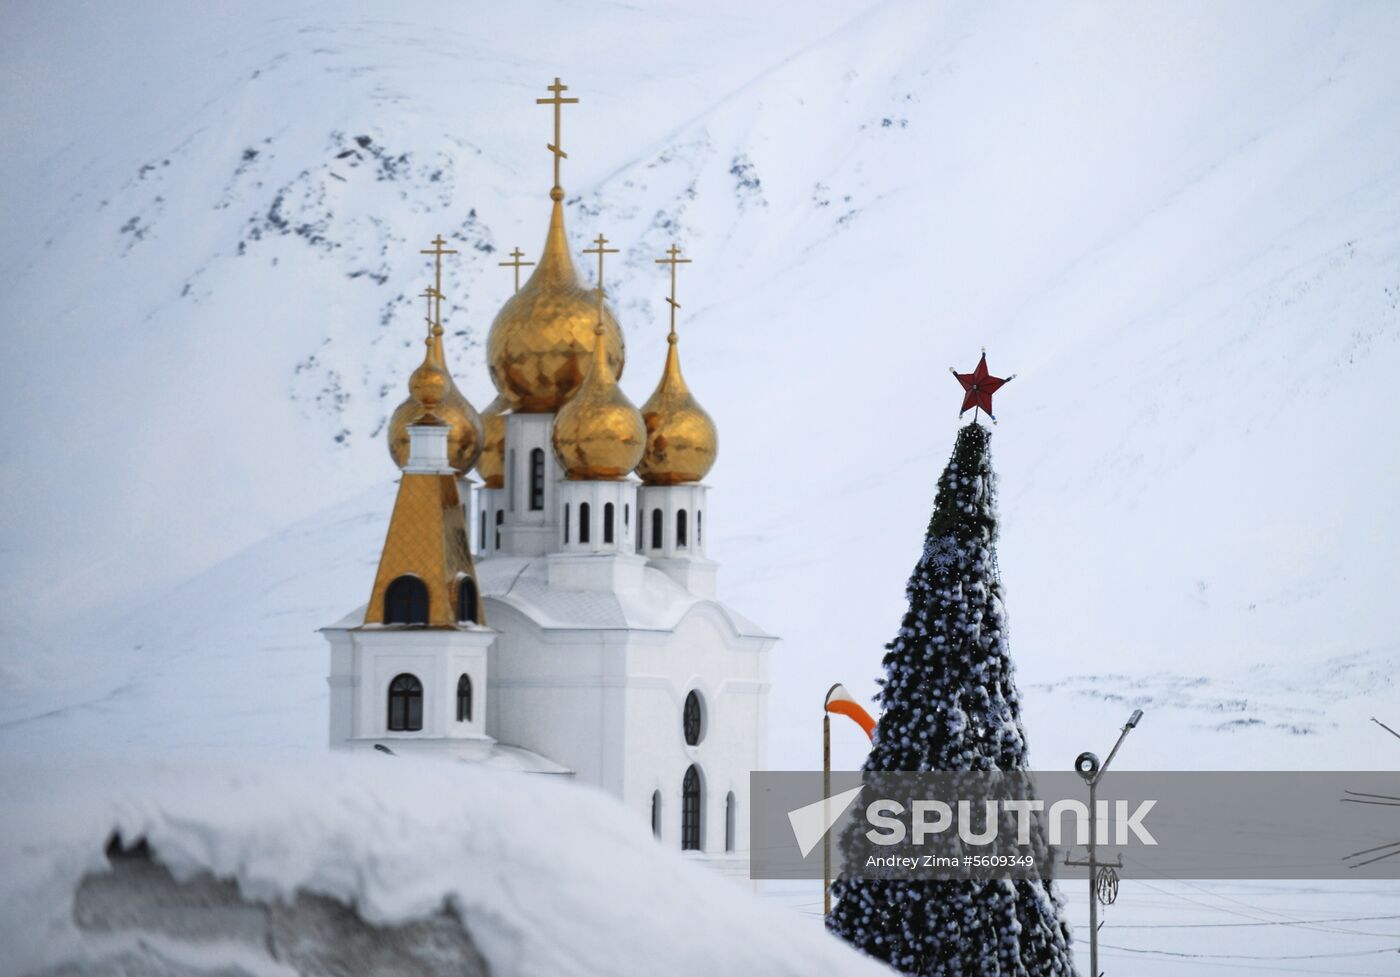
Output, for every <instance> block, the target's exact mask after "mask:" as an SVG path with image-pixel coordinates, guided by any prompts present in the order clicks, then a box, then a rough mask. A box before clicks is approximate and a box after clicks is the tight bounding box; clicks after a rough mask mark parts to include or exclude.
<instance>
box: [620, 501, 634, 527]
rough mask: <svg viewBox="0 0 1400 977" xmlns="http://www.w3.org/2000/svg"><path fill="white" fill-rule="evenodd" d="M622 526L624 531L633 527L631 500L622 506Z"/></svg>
mask: <svg viewBox="0 0 1400 977" xmlns="http://www.w3.org/2000/svg"><path fill="white" fill-rule="evenodd" d="M622 528H623V530H624V532H625V531H626V530H628V529H631V528H632V503H630V502H628V503H626V504H625V505H623V507H622Z"/></svg>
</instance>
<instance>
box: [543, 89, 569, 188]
mask: <svg viewBox="0 0 1400 977" xmlns="http://www.w3.org/2000/svg"><path fill="white" fill-rule="evenodd" d="M546 90H547V91H549V92H552V93H553V97H552V98H537V99H535V104H536V105H553V106H554V142H550V143H545V148H546V149H548V150H549V151H550V152H551V153H553V154H554V189H556V190H558V189H560V184H559V161H560V160H561V159H568V158H569V154H568V153H566V152H564V150H563V149H562V148H561V147H560V143H562V142H563V141H564V140H563V139H562V138H560V135H559V129H560V123H561V121H562V113H561V111H560V110H561V109H562V108H563V107H564V106H565V105H577V104H578V99H576V98H565V97H564V93H565V92H567V91H568V90H569V86H568V85H565V84H564V83H563V82H561V81H560V80H559V79H558V77H556V78H555V79H554V84H552V85H550V86H548V88H547V89H546Z"/></svg>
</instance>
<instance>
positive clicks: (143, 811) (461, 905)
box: [0, 756, 885, 977]
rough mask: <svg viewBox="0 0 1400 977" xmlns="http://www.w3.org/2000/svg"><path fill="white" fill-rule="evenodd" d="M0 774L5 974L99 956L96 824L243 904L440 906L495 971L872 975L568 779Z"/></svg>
mask: <svg viewBox="0 0 1400 977" xmlns="http://www.w3.org/2000/svg"><path fill="white" fill-rule="evenodd" d="M10 784H11V786H12V787H13V786H16V785H19V784H23V787H24V789H23V790H22V791H19V790H13V789H11V790H7V791H5V794H6V795H7V796H6V797H5V798H4V799H3V800H0V865H3V871H0V905H3V906H4V909H3V910H0V946H4V947H5V953H4V955H3V959H2V960H0V971H3V972H4V973H6V974H9V973H15V974H21V973H27V972H32V971H35V970H37V969H47V968H48V967H54V966H62V965H64V964H67V963H80V962H84V961H87V962H89V963H90V962H91V961H93V960H94V959H100V958H101V957H103V956H104V955H107V954H111V953H112V952H113V946H112V941H111V940H110V939H104V938H101V937H96V936H94V935H92V934H89V933H85V932H83V931H80V930H79V928H78V926H77V925H76V924H75V922H74V917H73V899H74V894H75V892H76V891H77V889H78V887H79V885H80V883H81V881H82V879H83V877H84V876H85V875H86V874H88V873H105V872H107V871H109V870H110V866H109V863H108V860H107V858H106V856H105V855H104V852H103V849H104V845H105V843H106V841H107V839H108V838H109V836H110V835H111V834H112V832H113V831H116V832H119V833H120V835H121V836H122V838H123V839H124V840H125V841H127V842H128V843H131V842H133V841H135V840H137V839H142V838H144V839H145V840H146V841H147V842H148V843H149V845H150V847H151V849H152V850H153V852H154V855H155V858H156V860H157V861H158V862H159V863H161V864H163V865H165V866H166V867H168V868H169V869H170V871H171V872H172V873H173V875H174V876H175V878H176V879H177V880H181V881H187V880H193V879H197V878H198V877H200V876H202V875H204V874H206V873H212V874H213V875H214V876H217V877H220V878H224V879H230V880H233V881H234V882H235V883H236V884H237V886H238V890H239V892H240V893H241V895H242V897H243V899H245V900H248V901H250V902H260V903H269V904H287V903H291V902H293V901H295V900H296V899H297V897H298V896H299V895H301V896H305V895H307V894H319V895H321V896H326V897H330V898H332V899H335V900H338V901H340V902H342V903H345V904H347V905H350V906H353V907H355V908H356V910H357V911H358V913H359V915H360V916H361V917H363V919H364V920H365V921H366V922H368V923H370V924H372V925H376V926H395V925H399V924H403V923H407V922H412V921H421V920H427V919H430V918H441V913H442V910H443V908H444V906H446V907H448V908H449V909H451V910H452V911H453V912H455V913H456V914H457V915H458V916H459V917H460V918H461V920H462V922H463V924H464V926H465V928H466V930H467V933H468V935H469V937H470V940H471V942H472V943H474V944H475V946H476V948H477V949H479V951H480V952H481V954H482V956H484V957H485V959H486V962H487V965H488V967H489V970H490V973H491V974H493V975H496V977H509V975H515V974H519V975H544V974H549V975H560V977H566V975H571V974H580V975H582V974H607V975H618V977H623V975H628V974H637V975H645V977H654V975H655V974H657V973H666V974H672V975H686V974H695V975H705V977H712V975H714V974H717V973H762V974H771V975H784V974H792V975H803V977H810V975H813V974H838V973H839V974H879V973H885V971H884V970H883V969H882V968H880V967H878V966H877V965H875V964H874V963H873V962H870V961H867V960H865V959H864V958H861V957H859V956H858V955H857V954H855V953H854V952H853V951H851V950H850V949H848V948H847V947H846V946H845V945H844V944H841V943H839V942H837V941H836V940H834V939H832V938H830V937H828V936H827V935H826V934H825V933H823V932H822V931H821V930H820V929H819V928H818V927H816V926H813V925H811V924H810V923H807V922H805V921H803V920H801V919H800V918H798V917H797V916H794V915H790V914H789V913H788V912H787V911H785V910H782V909H779V908H778V907H776V906H772V905H768V904H765V903H762V902H760V901H759V900H757V899H755V898H753V897H752V896H750V895H749V894H748V893H747V892H745V891H744V890H743V889H742V888H740V887H739V886H736V885H735V884H734V883H733V882H730V881H726V880H724V879H721V878H719V877H718V876H717V875H714V874H712V873H711V872H710V871H709V870H708V869H706V868H704V867H703V866H700V865H697V864H692V863H690V862H689V861H688V860H687V859H686V858H684V857H683V856H682V855H681V854H680V853H678V852H673V851H669V850H665V849H662V848H660V847H659V846H657V845H656V844H655V842H654V841H653V840H652V839H651V837H650V834H649V833H648V831H647V830H646V826H645V825H643V824H642V823H641V822H640V821H638V820H637V819H636V817H635V815H633V814H631V813H630V812H627V811H626V810H624V809H623V808H622V807H621V806H619V805H618V804H616V803H615V802H614V801H613V800H612V799H611V798H608V797H606V796H604V795H602V794H600V793H597V792H596V791H593V790H591V789H588V788H584V787H581V786H579V785H577V784H574V783H572V782H569V781H561V780H557V779H555V778H545V777H539V776H532V775H522V774H514V773H509V772H502V771H492V770H485V769H480V768H477V767H472V766H466V765H449V764H443V763H432V762H415V761H411V760H408V759H403V758H393V759H391V758H387V757H377V756H374V757H352V756H344V757H342V756H326V757H315V758H297V759H295V760H286V759H276V758H272V759H268V758H261V757H256V758H254V757H250V758H247V759H246V760H243V761H242V762H231V761H227V760H221V761H219V762H217V763H215V764H213V765H211V764H208V763H206V764H201V765H199V766H197V767H196V766H189V765H183V766H177V765H166V766H158V767H154V768H153V767H151V766H149V765H146V766H137V765H135V764H133V765H131V766H130V767H126V768H123V767H122V766H120V765H107V766H104V767H102V768H101V769H95V770H91V771H84V772H81V773H79V774H77V775H74V773H73V772H72V771H65V772H64V773H63V774H62V775H60V774H58V773H55V772H42V771H40V772H34V773H32V774H30V773H27V774H25V775H24V776H23V777H16V778H15V779H13V780H11V781H10ZM139 942H141V943H143V944H147V945H149V946H156V947H159V946H160V941H159V940H158V939H153V940H150V941H144V940H143V941H139ZM130 946H131V941H129V940H128V941H127V943H126V949H128V950H129V949H130ZM225 952H226V953H227V955H228V956H227V959H220V957H219V955H220V953H225ZM238 954H245V955H246V951H244V950H240V949H239V948H236V947H227V948H221V947H220V946H219V945H218V944H214V945H211V946H203V947H200V948H199V965H198V970H201V971H220V972H224V973H239V972H247V968H246V961H244V960H242V959H241V958H240V957H238ZM282 972H284V973H289V972H291V971H290V970H289V969H282Z"/></svg>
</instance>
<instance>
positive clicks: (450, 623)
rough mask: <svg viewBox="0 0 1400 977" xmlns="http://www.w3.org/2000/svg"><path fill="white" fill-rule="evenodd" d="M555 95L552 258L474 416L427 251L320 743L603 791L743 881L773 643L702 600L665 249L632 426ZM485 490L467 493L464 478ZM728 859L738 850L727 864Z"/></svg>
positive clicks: (713, 435)
mask: <svg viewBox="0 0 1400 977" xmlns="http://www.w3.org/2000/svg"><path fill="white" fill-rule="evenodd" d="M566 90H567V87H566V86H564V85H562V84H560V82H559V80H558V79H557V78H556V79H555V82H554V84H553V85H552V86H550V88H549V91H550V92H551V97H550V98H547V99H539V100H538V101H539V102H540V103H542V104H548V105H551V106H553V110H554V142H553V143H551V144H549V149H550V150H551V151H552V152H553V153H554V186H553V188H552V189H551V190H550V194H549V196H550V200H551V201H552V203H551V210H550V216H549V228H548V231H547V232H546V235H545V242H544V249H543V251H542V253H541V254H540V256H539V260H538V262H537V263H535V266H534V271H533V273H532V274H531V275H530V277H529V279H528V281H526V282H525V283H524V284H523V285H521V284H520V282H519V270H520V266H521V265H522V264H527V263H524V262H521V261H520V253H519V251H518V250H517V251H516V252H515V261H514V262H513V263H511V262H507V263H506V264H514V266H515V269H516V283H517V288H516V292H515V294H514V295H513V296H512V297H511V298H510V300H509V301H507V302H506V303H505V306H504V307H503V308H502V309H501V310H500V312H499V313H498V314H497V315H496V318H495V321H494V322H493V323H492V325H491V330H490V333H489V336H488V339H487V344H486V355H487V358H488V365H489V369H490V375H491V379H492V381H493V383H494V384H495V387H496V391H497V396H496V398H495V400H493V401H492V402H491V404H490V406H489V407H487V408H486V410H485V411H484V412H482V413H481V414H478V412H477V411H476V410H475V409H474V408H473V406H472V405H471V403H470V402H469V401H468V400H467V398H466V397H465V396H463V394H462V393H461V391H460V390H458V388H457V385H456V383H455V382H454V381H453V378H452V376H451V374H450V373H449V371H448V369H447V365H446V362H447V361H446V357H445V356H444V351H443V328H442V323H441V299H442V293H441V270H442V264H441V263H442V258H443V256H444V255H450V254H454V253H455V252H454V251H451V250H450V249H447V248H445V247H444V245H445V244H446V243H447V242H446V241H444V240H443V239H442V238H441V237H439V238H438V239H437V240H436V241H434V242H433V248H432V250H430V251H427V252H425V253H428V254H433V255H434V256H435V258H436V262H437V279H436V282H435V284H434V286H433V287H431V288H429V289H428V290H427V291H426V292H425V297H426V298H427V300H428V310H429V314H428V317H427V318H428V332H427V336H426V339H425V344H426V349H425V352H424V357H423V362H422V364H421V365H420V366H419V367H418V368H417V369H416V370H414V372H413V374H412V376H411V377H410V378H409V384H408V387H409V397H408V399H407V400H405V401H404V402H403V403H402V404H401V405H400V406H399V407H398V409H397V410H396V411H395V412H394V414H393V415H392V417H391V419H390V423H389V425H388V441H389V452H390V454H391V456H392V457H393V460H394V463H395V464H396V465H398V466H399V468H400V469H401V471H402V476H401V478H400V481H399V488H398V495H397V498H396V500H395V503H394V509H393V513H392V516H391V517H390V522H389V529H388V533H387V535H386V537H385V541H384V548H383V551H382V553H381V555H380V559H379V569H378V572H377V573H376V574H375V578H374V582H373V587H372V589H371V591H370V595H369V603H368V605H367V606H366V607H364V608H362V609H360V610H357V611H355V612H353V613H351V614H350V615H348V616H347V617H346V618H345V619H344V620H342V621H340V622H338V623H337V624H335V625H334V626H332V627H328V628H325V629H323V633H324V634H325V636H326V638H327V640H328V641H329V643H330V675H329V684H330V700H331V701H330V744H331V747H332V748H333V749H345V750H379V751H381V752H386V753H391V754H408V753H418V754H432V755H438V756H442V757H444V758H449V759H453V760H458V761H467V762H480V763H487V764H492V765H496V766H508V767H512V768H516V769H522V770H529V771H535V772H540V773H553V774H560V775H565V776H573V777H574V778H576V779H578V780H580V781H584V782H587V783H590V784H594V785H596V786H598V787H600V788H602V789H603V790H605V791H608V792H609V793H612V794H614V795H615V796H617V797H618V798H619V799H621V800H622V802H623V803H624V804H625V805H626V806H627V807H629V808H631V809H633V810H635V811H636V812H637V813H638V815H639V816H640V817H643V818H645V819H647V820H648V821H649V822H650V824H651V827H652V830H653V832H654V833H655V834H656V836H657V838H658V839H660V841H661V842H662V843H663V844H666V845H671V846H675V847H678V848H681V849H686V850H692V851H696V852H700V853H703V854H705V855H706V856H709V857H712V858H713V859H714V860H716V861H719V862H720V863H721V864H723V865H726V867H730V868H731V870H733V871H736V872H737V871H739V867H738V864H737V863H741V862H745V861H746V859H745V858H744V857H743V855H742V853H744V852H746V851H747V849H748V803H749V772H750V771H751V770H753V769H756V768H758V767H759V766H760V765H761V763H762V760H763V758H764V756H765V752H766V734H767V698H768V680H767V658H768V653H769V650H770V649H771V647H772V646H773V644H774V642H775V641H776V640H777V639H776V638H775V637H774V636H773V635H770V634H768V633H767V632H765V631H764V630H763V629H762V628H760V627H758V626H757V625H755V624H754V623H753V622H751V621H749V620H747V619H746V618H744V617H743V616H742V615H740V614H738V613H737V612H736V611H734V610H733V609H732V608H730V607H728V606H726V605H725V604H724V603H722V602H721V601H720V600H718V599H717V598H716V596H715V574H716V570H717V566H716V564H715V563H714V562H713V561H711V560H710V559H708V558H707V557H706V538H707V536H708V535H709V534H710V533H711V532H712V527H711V524H710V520H709V510H708V506H707V494H708V491H709V487H708V486H706V485H705V484H704V483H703V479H704V478H705V475H706V474H707V473H708V472H709V470H710V468H711V466H712V465H713V464H714V461H715V457H716V454H717V452H718V434H717V431H716V429H715V424H714V422H713V420H712V419H711V418H710V416H709V414H707V413H706V412H705V410H704V409H703V408H702V407H701V406H700V404H699V403H698V402H697V401H696V399H695V398H694V396H692V395H691V393H690V390H689V389H688V387H687V386H686V382H685V379H684V378H683V376H682V374H681V364H680V352H679V346H678V342H677V335H676V310H677V309H678V308H679V306H678V304H677V303H676V300H675V283H676V268H677V265H679V264H684V263H686V261H687V259H684V258H681V257H680V251H679V249H678V248H676V247H674V246H673V247H672V248H671V249H670V250H669V251H668V252H667V255H666V256H665V257H662V258H659V259H658V264H660V265H664V266H669V271H670V278H671V294H670V297H669V298H668V299H667V302H668V303H669V305H670V313H671V321H670V333H669V336H668V339H669V346H668V348H667V353H666V360H665V362H664V363H662V364H658V366H659V367H660V380H659V382H658V383H657V385H656V389H655V391H654V392H653V393H652V395H651V397H650V398H649V399H648V400H647V401H646V403H645V404H644V405H643V406H642V408H641V409H640V410H638V409H637V407H636V406H635V405H634V404H633V402H632V401H631V400H629V399H628V397H627V395H626V394H625V393H624V392H623V391H622V388H621V387H620V386H619V385H618V381H619V379H620V378H621V376H622V371H623V364H624V362H625V358H626V351H625V347H624V343H623V334H622V330H621V329H620V328H619V326H618V322H617V319H616V317H615V315H614V314H613V312H612V310H611V309H610V308H609V307H608V306H607V304H606V302H605V297H604V292H603V271H604V258H605V256H606V255H607V254H612V253H615V249H611V248H608V247H607V246H606V244H607V242H606V239H605V238H603V237H602V235H599V236H598V238H597V239H596V242H595V246H594V247H593V248H591V249H587V250H586V251H584V253H586V254H589V255H596V256H597V260H598V288H597V289H589V288H587V287H585V286H584V285H583V284H582V282H581V281H580V279H579V276H578V273H577V271H576V270H575V266H574V260H573V256H572V253H571V252H572V249H571V246H570V243H569V237H568V234H567V232H566V231H565V228H564V207H563V200H564V190H563V189H562V187H561V186H560V179H559V165H560V159H561V158H562V157H563V156H564V155H565V154H564V153H563V151H562V150H561V149H559V148H558V147H559V145H560V135H559V124H560V108H561V106H563V105H565V104H572V103H574V102H576V101H577V99H572V98H564V97H563V92H564V91H566ZM473 471H475V472H476V474H477V475H479V476H480V478H481V484H480V485H479V486H478V485H477V483H476V481H475V479H473V478H472V475H471V473H472V472H473ZM725 853H731V854H730V857H729V858H726V857H725Z"/></svg>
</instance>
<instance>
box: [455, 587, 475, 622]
mask: <svg viewBox="0 0 1400 977" xmlns="http://www.w3.org/2000/svg"><path fill="white" fill-rule="evenodd" d="M476 604H477V593H476V581H475V580H473V579H472V578H471V577H463V578H462V582H461V583H459V584H458V585H457V620H459V621H471V622H473V623H475V621H476Z"/></svg>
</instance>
